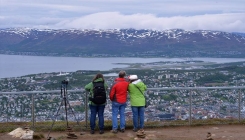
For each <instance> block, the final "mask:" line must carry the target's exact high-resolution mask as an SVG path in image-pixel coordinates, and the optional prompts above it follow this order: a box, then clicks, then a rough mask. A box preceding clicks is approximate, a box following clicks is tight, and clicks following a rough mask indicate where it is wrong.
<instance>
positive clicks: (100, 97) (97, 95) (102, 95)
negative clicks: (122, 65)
mask: <svg viewBox="0 0 245 140" xmlns="http://www.w3.org/2000/svg"><path fill="white" fill-rule="evenodd" d="M93 93H94V97H93V98H90V101H92V102H93V103H95V104H104V103H105V102H106V91H105V85H104V82H102V81H100V82H93Z"/></svg>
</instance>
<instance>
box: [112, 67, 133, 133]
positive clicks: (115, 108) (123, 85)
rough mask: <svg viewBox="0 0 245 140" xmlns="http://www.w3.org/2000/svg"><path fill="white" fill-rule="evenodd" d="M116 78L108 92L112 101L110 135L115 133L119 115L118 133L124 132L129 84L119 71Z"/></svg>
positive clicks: (123, 72) (123, 74)
mask: <svg viewBox="0 0 245 140" xmlns="http://www.w3.org/2000/svg"><path fill="white" fill-rule="evenodd" d="M118 76H119V77H118V78H116V79H115V81H114V84H113V85H112V87H111V90H110V100H111V101H112V130H111V132H112V133H117V130H118V122H117V115H118V113H119V114H120V131H121V132H124V131H125V125H126V121H125V114H124V112H125V108H126V105H127V104H126V101H127V90H128V85H129V82H128V80H126V79H125V78H124V77H125V76H126V72H125V71H120V72H119V74H118Z"/></svg>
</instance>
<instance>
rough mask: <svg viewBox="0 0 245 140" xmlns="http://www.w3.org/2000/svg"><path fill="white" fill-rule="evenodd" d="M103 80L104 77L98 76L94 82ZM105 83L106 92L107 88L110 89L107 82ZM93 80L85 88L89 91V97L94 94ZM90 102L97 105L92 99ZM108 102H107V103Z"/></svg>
mask: <svg viewBox="0 0 245 140" xmlns="http://www.w3.org/2000/svg"><path fill="white" fill-rule="evenodd" d="M100 81H102V78H98V79H96V80H95V81H94V82H100ZM104 85H105V89H106V92H107V89H108V85H107V84H106V82H104ZM93 87H94V86H93V82H90V83H88V84H87V85H86V86H85V90H86V91H89V94H88V97H93V96H94V93H93ZM89 104H91V105H96V104H94V103H93V102H92V101H89ZM105 104H106V103H105ZM105 104H102V105H105Z"/></svg>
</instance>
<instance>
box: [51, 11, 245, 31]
mask: <svg viewBox="0 0 245 140" xmlns="http://www.w3.org/2000/svg"><path fill="white" fill-rule="evenodd" d="M243 25H245V14H244V13H234V14H232V13H230V14H206V15H197V16H173V17H157V16H155V15H153V14H132V15H123V14H120V13H118V12H103V13H96V14H91V15H87V16H83V17H79V18H74V19H70V20H67V19H66V20H63V21H60V22H59V23H57V24H55V25H53V27H52V28H79V29H94V28H95V29H114V28H135V29H156V30H166V29H173V28H180V29H185V30H220V31H228V32H234V31H235V32H245V26H243Z"/></svg>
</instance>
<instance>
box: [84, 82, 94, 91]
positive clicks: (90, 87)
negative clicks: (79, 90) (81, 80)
mask: <svg viewBox="0 0 245 140" xmlns="http://www.w3.org/2000/svg"><path fill="white" fill-rule="evenodd" d="M92 86H93V85H92V83H91V82H90V83H88V84H87V85H86V86H85V90H86V91H90V90H91V89H92Z"/></svg>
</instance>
